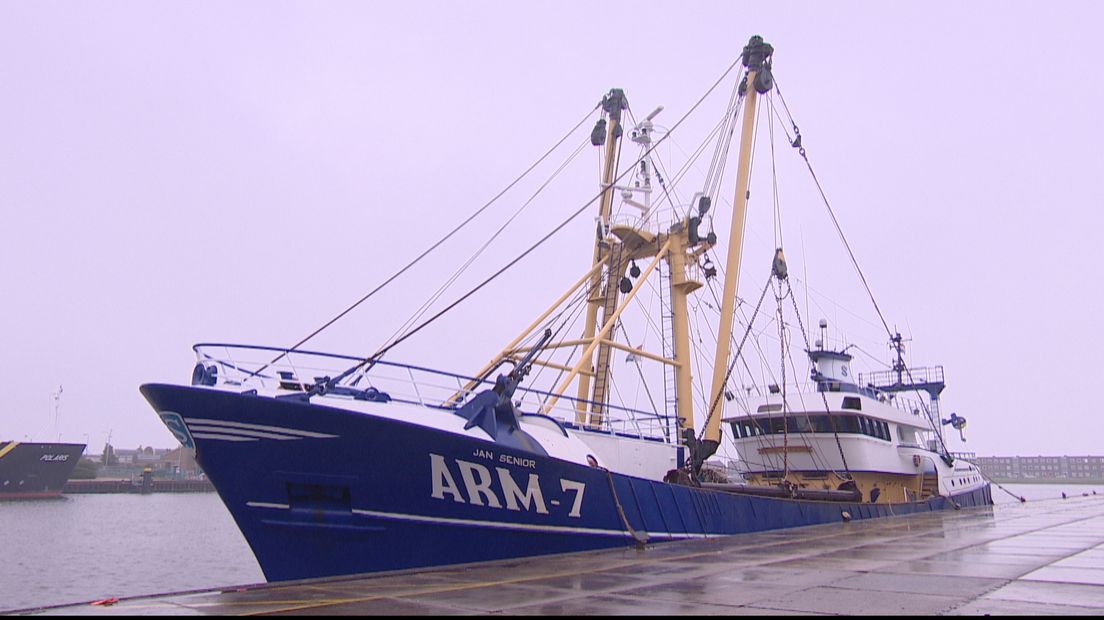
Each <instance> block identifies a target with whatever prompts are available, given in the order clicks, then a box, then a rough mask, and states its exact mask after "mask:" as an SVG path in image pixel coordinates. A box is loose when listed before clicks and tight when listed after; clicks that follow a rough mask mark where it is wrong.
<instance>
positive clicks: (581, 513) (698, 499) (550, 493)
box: [142, 384, 992, 581]
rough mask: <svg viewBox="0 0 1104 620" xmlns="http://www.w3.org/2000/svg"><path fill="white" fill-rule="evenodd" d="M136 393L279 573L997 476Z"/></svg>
mask: <svg viewBox="0 0 1104 620" xmlns="http://www.w3.org/2000/svg"><path fill="white" fill-rule="evenodd" d="M142 393H143V395H145V397H146V399H147V400H148V401H149V402H150V404H151V405H152V406H153V407H154V409H155V410H156V411H157V412H158V413H159V415H161V417H162V419H163V420H164V421H165V423H166V424H167V425H168V426H169V427H170V429H171V430H173V432H174V434H176V436H177V438H178V439H179V440H180V441H181V443H183V444H184V445H185V446H189V447H194V448H195V450H196V458H197V461H198V462H199V464H200V465H201V466H202V467H203V469H204V471H205V472H206V473H207V475H208V477H209V478H210V480H211V482H212V483H213V484H214V486H215V488H216V489H217V491H218V493H219V495H220V496H221V498H222V500H223V502H224V503H225V504H226V506H227V508H228V509H229V511H230V513H231V514H232V515H233V517H234V519H235V521H236V522H237V524H238V527H239V528H240V529H241V531H242V533H243V535H244V536H245V538H246V540H247V541H248V543H249V545H250V547H251V548H252V550H253V552H254V554H255V555H256V557H257V560H258V563H259V564H260V566H261V568H262V570H263V571H264V573H265V576H266V577H267V578H268V579H269V580H271V581H280V580H289V579H302V578H312V577H323V576H332V575H344V574H356V573H368V572H378V571H385V570H397V569H409V568H419V567H427V566H439V565H447V564H459V563H467V562H476V561H485V560H496V559H505V558H514V557H525V556H535V555H543V554H553V553H567V552H575V551H585V550H593V549H602V548H611V547H621V546H626V545H633V544H636V543H637V542H638V541H642V540H647V541H648V542H662V541H668V540H678V539H691V538H706V537H712V536H722V535H730V534H739V533H745V532H754V531H762V530H769V529H778V528H787V527H798V526H804V525H814V524H820V523H833V522H839V521H841V520H843V519H844V518H850V519H856V520H857V519H869V518H878V517H887V516H895V515H903V514H910V513H915V512H926V511H932V510H943V509H946V508H953V507H955V506H956V505H957V506H962V507H966V506H977V505H986V504H991V503H992V499H991V496H990V493H989V487H988V486H984V487H981V488H978V489H975V490H973V491H970V492H968V493H963V494H960V495H956V496H953V497H951V498H944V497H934V498H930V499H928V500H926V501H923V502H912V503H900V504H863V503H844V502H826V501H803V500H792V499H785V498H770V497H753V496H746V495H738V494H732V493H725V492H721V491H711V490H705V489H699V488H692V487H687V486H682V485H676V484H667V483H663V482H658V481H654V480H646V479H642V478H635V477H631V476H624V475H620V474H614V473H609V472H607V471H605V470H603V469H599V468H593V467H586V466H583V465H579V464H575V463H570V462H567V461H563V460H559V459H555V458H551V457H547V456H543V455H536V454H532V453H528V452H523V451H520V450H514V449H509V448H504V447H502V446H501V445H499V444H496V443H494V442H491V441H484V440H480V439H476V438H471V437H466V436H460V435H457V434H455V433H449V432H446V431H441V430H436V429H433V428H428V427H426V426H421V425H417V424H411V423H408V422H402V421H397V420H391V419H386V418H382V417H377V416H372V415H365V414H361V413H356V412H350V411H345V410H343V409H338V408H332V407H325V406H320V405H317V404H310V403H308V402H304V401H302V400H296V399H273V398H268V397H261V396H255V395H253V396H250V395H242V394H236V393H231V392H225V391H220V390H211V389H204V388H193V387H185V386H172V385H161V384H151V385H145V386H142ZM845 513H846V515H845Z"/></svg>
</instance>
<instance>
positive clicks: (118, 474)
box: [85, 444, 205, 480]
mask: <svg viewBox="0 0 1104 620" xmlns="http://www.w3.org/2000/svg"><path fill="white" fill-rule="evenodd" d="M85 458H87V459H88V460H90V461H92V462H93V463H95V464H96V477H98V478H130V477H133V475H135V474H141V473H142V471H144V470H145V469H146V468H147V467H148V468H149V469H150V470H151V471H152V472H153V474H154V475H155V476H157V477H158V478H174V479H179V480H196V479H200V478H205V476H204V475H203V470H202V469H200V467H199V465H198V464H197V463H196V461H195V456H194V455H193V454H192V453H191V451H189V450H185V449H183V448H180V447H177V448H175V449H168V448H152V447H149V446H146V447H142V446H138V448H137V449H134V450H128V449H124V448H115V447H114V446H112V445H111V444H106V445H105V446H104V449H103V452H102V453H100V454H87V455H85Z"/></svg>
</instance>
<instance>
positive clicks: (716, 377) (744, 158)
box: [695, 35, 774, 466]
mask: <svg viewBox="0 0 1104 620" xmlns="http://www.w3.org/2000/svg"><path fill="white" fill-rule="evenodd" d="M773 53H774V48H773V47H771V45H770V44H769V43H766V42H764V41H763V37H760V36H758V35H756V36H754V37H752V38H751V40H750V41H749V42H748V44H747V46H745V47H744V58H743V62H744V66H745V67H747V70H748V73H747V78H746V81H745V82H744V83H743V84H741V85H740V88H741V89H742V90H743V91H745V98H744V111H743V114H744V124H743V129H742V132H741V134H740V159H739V163H738V168H737V173H736V200H735V201H734V203H733V209H732V227H731V232H730V234H729V238H728V239H729V240H728V259H727V261H726V262H725V280H724V292H723V294H722V295H721V321H720V326H719V328H718V333H717V352H716V357H715V359H714V362H713V384H712V389H710V391H709V392H708V394H709V407H710V409H709V411H706V419H705V434H704V440H703V441H702V446H701V450H700V452H699V453H698V454H696V455H695V461H696V462H695V466H697V465H700V462H701V461H704V460H705V459H706V458H708V457H709V456H712V455H713V454H714V453H715V452H716V451H717V447H718V446H719V445H720V443H721V418H722V417H724V403H725V398H724V397H723V395H724V393H725V379H726V377H727V375H728V362H729V359H728V358H729V355H730V353H731V348H732V347H731V342H732V323H733V321H734V319H735V312H736V290H737V286H738V285H739V280H740V258H741V254H742V252H743V247H744V223H745V220H746V219H747V203H748V197H749V193H748V186H749V184H750V182H751V178H750V176H751V175H750V173H751V147H752V142H753V140H754V136H755V120H756V119H755V109H756V104H757V103H758V96H759V95H762V94H766V93H767V92H769V91H770V90H771V88H772V87H773V86H774V78H773V77H772V76H771V55H772V54H773ZM749 87H750V88H749ZM696 452H697V451H696Z"/></svg>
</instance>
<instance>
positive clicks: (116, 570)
mask: <svg viewBox="0 0 1104 620" xmlns="http://www.w3.org/2000/svg"><path fill="white" fill-rule="evenodd" d="M1003 486H1004V487H1005V488H1006V489H1008V490H1009V491H1010V492H1011V493H1013V494H1015V495H1022V496H1024V497H1025V498H1027V499H1028V500H1029V501H1032V500H1043V499H1055V498H1060V497H1061V494H1062V493H1063V492H1064V493H1066V494H1067V495H1069V496H1071V497H1074V496H1079V495H1081V494H1082V493H1090V494H1091V493H1092V492H1093V491H1096V492H1097V493H1104V487H1097V486H1086V485H1049V484H1046V485H1043V484H1006V485H1003ZM993 499H994V501H996V502H997V503H1007V502H1015V501H1016V499H1015V498H1013V497H1012V495H1010V494H1008V493H1005V492H1003V491H1001V490H1000V489H998V488H994V490H993ZM0 533H2V534H0V535H2V542H3V544H2V553H3V556H4V561H3V562H0V611H2V610H13V609H24V608H29V607H37V606H44V605H56V604H62V603H77V602H82V601H92V600H97V599H104V598H110V597H125V596H135V595H141V594H154V593H164V592H175V591H185V590H196V589H204V588H219V587H226V586H232V585H239V584H251V583H257V582H261V581H264V577H263V575H262V574H261V571H260V568H259V567H258V566H257V563H256V561H255V560H254V559H253V555H252V553H251V552H250V550H249V547H248V546H247V545H246V543H245V540H244V539H243V538H242V536H241V534H240V533H239V532H238V529H237V527H236V526H235V525H234V522H233V520H232V519H231V518H230V515H229V513H228V512H227V511H226V508H225V507H224V506H223V505H222V503H221V502H220V501H219V498H218V496H216V495H215V494H214V493H197V494H153V495H145V496H142V495H70V496H68V497H67V498H65V499H62V500H53V501H29V502H8V503H3V504H0Z"/></svg>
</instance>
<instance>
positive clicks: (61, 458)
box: [0, 441, 85, 501]
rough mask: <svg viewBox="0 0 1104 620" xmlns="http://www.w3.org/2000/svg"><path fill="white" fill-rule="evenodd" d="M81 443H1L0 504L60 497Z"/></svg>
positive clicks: (82, 449)
mask: <svg viewBox="0 0 1104 620" xmlns="http://www.w3.org/2000/svg"><path fill="white" fill-rule="evenodd" d="M84 448H85V444H83V443H23V442H18V441H6V442H0V501H3V500H10V499H41V498H55V497H61V489H62V487H64V486H65V483H66V481H68V480H69V476H70V475H72V473H73V468H74V467H76V466H77V461H79V460H80V457H81V455H82V454H84Z"/></svg>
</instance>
